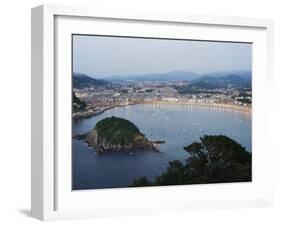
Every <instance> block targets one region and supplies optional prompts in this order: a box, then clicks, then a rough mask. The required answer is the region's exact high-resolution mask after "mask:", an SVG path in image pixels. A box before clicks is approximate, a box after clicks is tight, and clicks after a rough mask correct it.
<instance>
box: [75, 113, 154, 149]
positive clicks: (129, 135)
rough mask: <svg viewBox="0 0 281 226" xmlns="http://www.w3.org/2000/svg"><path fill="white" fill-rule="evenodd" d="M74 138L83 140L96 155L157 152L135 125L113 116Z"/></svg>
mask: <svg viewBox="0 0 281 226" xmlns="http://www.w3.org/2000/svg"><path fill="white" fill-rule="evenodd" d="M76 138H78V139H79V138H81V139H85V140H86V142H87V143H88V144H89V145H90V146H92V147H93V148H94V149H95V150H96V152H97V153H103V152H117V151H119V152H132V151H144V150H152V151H158V150H157V148H156V146H155V144H154V143H153V142H152V141H150V140H148V139H147V138H146V137H145V135H144V134H142V133H141V132H140V130H139V129H138V128H137V126H136V125H134V124H133V123H132V122H130V121H129V120H126V119H123V118H118V117H114V116H113V117H110V118H105V119H102V120H101V121H99V122H98V123H97V124H96V126H95V128H94V129H92V130H91V131H90V132H88V133H87V134H85V135H78V136H76Z"/></svg>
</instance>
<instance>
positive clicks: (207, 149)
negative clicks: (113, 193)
mask: <svg viewBox="0 0 281 226" xmlns="http://www.w3.org/2000/svg"><path fill="white" fill-rule="evenodd" d="M184 150H186V151H187V152H188V153H189V154H190V157H189V158H188V159H187V160H186V162H185V164H183V163H182V162H180V161H178V160H176V161H172V162H170V163H169V166H168V168H167V170H166V171H165V172H164V173H163V174H162V175H160V176H158V177H156V179H155V181H149V180H148V179H147V178H145V177H142V178H140V179H137V180H134V181H133V183H132V185H131V186H133V187H134V186H159V185H181V184H203V183H204V184H205V183H223V182H246V181H251V180H252V170H251V168H252V155H251V153H249V152H247V151H246V149H245V148H244V147H242V146H241V145H240V144H239V143H237V142H236V141H234V140H232V139H231V138H229V137H227V136H222V135H220V136H206V135H205V136H204V137H201V138H200V142H194V143H192V144H190V145H189V146H187V147H184Z"/></svg>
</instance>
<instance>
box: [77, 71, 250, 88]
mask: <svg viewBox="0 0 281 226" xmlns="http://www.w3.org/2000/svg"><path fill="white" fill-rule="evenodd" d="M251 77H252V73H251V72H250V71H229V72H210V73H205V74H197V73H194V72H189V71H172V72H168V73H154V74H145V75H131V76H128V75H127V76H111V77H106V78H104V79H97V78H93V77H92V76H88V75H86V74H80V73H73V87H74V88H78V89H81V88H89V87H92V86H113V85H114V84H116V83H117V84H118V83H127V82H143V81H160V82H167V81H175V82H180V81H187V82H189V83H191V85H190V88H194V89H217V88H224V87H243V88H251Z"/></svg>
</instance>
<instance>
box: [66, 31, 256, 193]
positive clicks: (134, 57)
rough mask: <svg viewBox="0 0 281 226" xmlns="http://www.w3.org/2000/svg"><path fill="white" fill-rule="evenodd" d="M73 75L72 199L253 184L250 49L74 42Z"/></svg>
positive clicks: (178, 42)
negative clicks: (82, 193) (86, 193)
mask: <svg viewBox="0 0 281 226" xmlns="http://www.w3.org/2000/svg"><path fill="white" fill-rule="evenodd" d="M71 71H72V75H71V76H72V90H71V92H72V94H71V95H72V103H71V104H72V106H71V108H72V116H71V117H72V138H71V139H72V169H71V170H72V190H83V189H106V188H112V189H113V188H131V189H134V187H151V186H169V185H187V186H192V185H198V184H201V185H202V184H212V183H242V182H244V183H245V182H247V183H250V182H251V181H252V79H254V78H252V43H251V42H230V41H214V40H195V39H173V38H155V37H127V36H109V35H95V34H72V70H71ZM68 106H69V105H68Z"/></svg>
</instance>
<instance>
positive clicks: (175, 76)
mask: <svg viewBox="0 0 281 226" xmlns="http://www.w3.org/2000/svg"><path fill="white" fill-rule="evenodd" d="M231 74H233V75H238V76H240V77H242V78H244V79H247V80H251V77H252V72H251V71H242V70H241V71H238V70H237V71H218V72H209V73H202V74H198V73H195V72H191V71H171V72H167V73H152V74H139V75H116V76H108V77H105V78H104V79H105V80H108V81H112V82H124V81H125V82H126V81H135V82H143V81H176V82H178V81H188V82H192V81H194V80H196V79H200V78H201V77H205V76H210V77H225V76H228V75H231Z"/></svg>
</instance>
